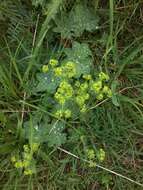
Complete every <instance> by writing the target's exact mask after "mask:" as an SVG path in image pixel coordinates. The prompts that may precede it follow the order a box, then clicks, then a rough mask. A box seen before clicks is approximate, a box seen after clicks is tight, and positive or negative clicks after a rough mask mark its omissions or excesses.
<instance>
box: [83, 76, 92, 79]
mask: <svg viewBox="0 0 143 190" xmlns="http://www.w3.org/2000/svg"><path fill="white" fill-rule="evenodd" d="M83 78H84V79H85V80H91V79H92V76H91V75H83Z"/></svg>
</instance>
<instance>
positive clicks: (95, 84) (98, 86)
mask: <svg viewBox="0 0 143 190" xmlns="http://www.w3.org/2000/svg"><path fill="white" fill-rule="evenodd" d="M91 88H92V90H93V91H94V92H95V93H99V92H100V90H101V88H102V81H96V82H93V83H92V86H91Z"/></svg>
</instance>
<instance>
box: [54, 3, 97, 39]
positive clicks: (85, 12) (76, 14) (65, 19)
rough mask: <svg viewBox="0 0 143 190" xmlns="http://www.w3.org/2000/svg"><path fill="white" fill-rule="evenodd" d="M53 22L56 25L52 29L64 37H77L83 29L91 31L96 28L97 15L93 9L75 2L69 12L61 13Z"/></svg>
mask: <svg viewBox="0 0 143 190" xmlns="http://www.w3.org/2000/svg"><path fill="white" fill-rule="evenodd" d="M55 22H56V25H57V27H56V28H54V31H55V32H58V33H60V34H61V37H62V38H64V39H66V38H71V37H79V36H81V35H82V34H83V32H84V31H88V32H92V31H94V30H96V29H97V28H98V17H97V15H95V13H94V10H92V9H89V8H88V7H87V6H85V5H84V4H82V3H80V4H76V5H75V6H74V7H73V9H72V10H71V11H70V12H68V13H65V14H61V18H57V19H56V20H55Z"/></svg>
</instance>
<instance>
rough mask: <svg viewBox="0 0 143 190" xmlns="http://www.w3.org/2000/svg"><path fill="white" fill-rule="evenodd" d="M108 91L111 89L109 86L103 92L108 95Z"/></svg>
mask: <svg viewBox="0 0 143 190" xmlns="http://www.w3.org/2000/svg"><path fill="white" fill-rule="evenodd" d="M108 91H109V87H108V86H104V87H103V90H102V92H103V93H105V94H107V93H108Z"/></svg>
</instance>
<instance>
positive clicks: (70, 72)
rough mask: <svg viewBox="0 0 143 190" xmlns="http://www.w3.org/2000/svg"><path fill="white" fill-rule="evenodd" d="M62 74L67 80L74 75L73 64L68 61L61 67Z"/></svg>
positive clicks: (74, 67)
mask: <svg viewBox="0 0 143 190" xmlns="http://www.w3.org/2000/svg"><path fill="white" fill-rule="evenodd" d="M63 70H64V74H65V76H67V78H72V77H74V76H75V75H76V65H75V63H73V62H71V61H69V62H67V63H66V64H65V66H64V67H63Z"/></svg>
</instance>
